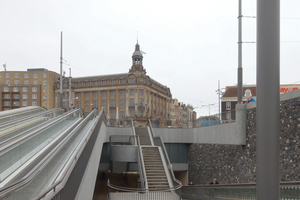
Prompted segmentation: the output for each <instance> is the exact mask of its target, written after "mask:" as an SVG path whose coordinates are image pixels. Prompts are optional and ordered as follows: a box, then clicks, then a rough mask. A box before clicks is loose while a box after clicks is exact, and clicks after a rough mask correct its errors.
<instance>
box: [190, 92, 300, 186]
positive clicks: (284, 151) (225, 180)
mask: <svg viewBox="0 0 300 200" xmlns="http://www.w3.org/2000/svg"><path fill="white" fill-rule="evenodd" d="M299 111H300V98H299V97H298V98H294V99H290V100H285V101H281V102H280V121H279V128H280V138H279V139H280V180H281V181H300V149H299V148H300V144H299V141H300V140H299V136H300V112H299ZM246 123H247V126H246V127H247V131H246V145H244V146H237V145H213V144H192V145H190V147H189V153H188V164H189V181H192V182H194V183H195V184H208V183H209V182H211V181H212V180H213V178H217V179H218V182H219V183H222V184H230V183H253V182H256V154H255V150H256V108H252V109H248V110H247V120H246Z"/></svg>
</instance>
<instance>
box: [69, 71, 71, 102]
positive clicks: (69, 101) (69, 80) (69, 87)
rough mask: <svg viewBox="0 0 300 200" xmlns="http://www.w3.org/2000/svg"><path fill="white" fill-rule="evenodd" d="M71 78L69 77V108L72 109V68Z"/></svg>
mask: <svg viewBox="0 0 300 200" xmlns="http://www.w3.org/2000/svg"><path fill="white" fill-rule="evenodd" d="M69 72H70V77H69V107H71V68H69Z"/></svg>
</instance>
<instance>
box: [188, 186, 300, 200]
mask: <svg viewBox="0 0 300 200" xmlns="http://www.w3.org/2000/svg"><path fill="white" fill-rule="evenodd" d="M182 198H183V199H185V200H190V199H191V200H192V199H203V200H205V199H207V200H208V199H219V200H228V199H245V200H256V184H255V183H253V184H229V185H225V184H224V185H223V184H222V185H221V184H219V185H199V186H197V185H195V186H183V187H182ZM280 199H281V200H300V182H281V183H280Z"/></svg>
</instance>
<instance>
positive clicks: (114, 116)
mask: <svg viewBox="0 0 300 200" xmlns="http://www.w3.org/2000/svg"><path fill="white" fill-rule="evenodd" d="M110 118H111V119H115V118H116V111H114V110H112V111H110Z"/></svg>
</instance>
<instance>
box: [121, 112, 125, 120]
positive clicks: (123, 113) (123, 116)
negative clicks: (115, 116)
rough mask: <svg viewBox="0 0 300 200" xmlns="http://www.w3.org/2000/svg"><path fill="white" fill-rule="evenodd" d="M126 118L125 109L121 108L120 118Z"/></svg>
mask: <svg viewBox="0 0 300 200" xmlns="http://www.w3.org/2000/svg"><path fill="white" fill-rule="evenodd" d="M124 118H125V111H124V110H120V119H124Z"/></svg>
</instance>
